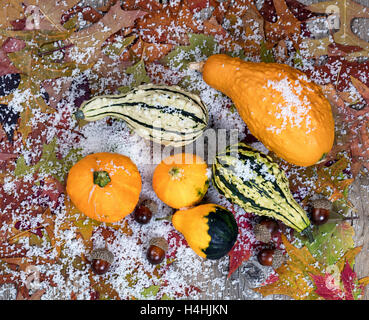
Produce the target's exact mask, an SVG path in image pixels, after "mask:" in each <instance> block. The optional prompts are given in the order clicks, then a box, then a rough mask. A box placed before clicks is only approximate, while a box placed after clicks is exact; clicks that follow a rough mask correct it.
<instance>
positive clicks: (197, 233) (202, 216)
mask: <svg viewBox="0 0 369 320" xmlns="http://www.w3.org/2000/svg"><path fill="white" fill-rule="evenodd" d="M171 221H172V224H173V226H174V228H175V229H176V230H177V231H179V232H180V233H182V234H183V236H184V237H185V239H186V241H187V243H188V245H189V246H190V248H192V250H194V251H195V253H196V254H198V255H199V256H200V257H203V258H206V259H212V260H215V259H220V258H221V257H223V256H225V255H226V254H227V253H228V252H229V251H230V250H231V249H232V247H233V246H234V244H235V242H236V239H237V235H238V226H237V222H236V219H235V218H234V215H233V213H232V212H230V211H229V210H227V209H226V208H224V207H222V206H220V205H217V204H212V203H208V204H202V205H198V206H195V207H192V208H189V209H185V210H178V211H176V212H175V213H174V214H173V216H172V217H171Z"/></svg>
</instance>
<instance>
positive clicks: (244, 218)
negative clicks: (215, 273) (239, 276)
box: [227, 214, 255, 278]
mask: <svg viewBox="0 0 369 320" xmlns="http://www.w3.org/2000/svg"><path fill="white" fill-rule="evenodd" d="M248 218H249V214H238V215H236V221H237V225H238V237H237V241H236V243H235V245H234V246H233V248H232V249H231V251H230V252H229V253H228V256H229V271H228V275H227V277H228V278H229V277H230V276H231V275H232V273H233V272H235V271H236V270H237V269H238V267H239V266H240V265H241V264H242V263H243V262H244V261H247V260H248V259H249V258H250V257H251V255H252V253H253V244H254V243H255V238H254V234H253V232H252V226H251V223H250V220H249V219H248Z"/></svg>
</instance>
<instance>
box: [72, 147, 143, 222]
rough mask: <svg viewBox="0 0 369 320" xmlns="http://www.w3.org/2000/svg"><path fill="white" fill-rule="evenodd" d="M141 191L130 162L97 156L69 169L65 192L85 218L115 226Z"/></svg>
mask: <svg viewBox="0 0 369 320" xmlns="http://www.w3.org/2000/svg"><path fill="white" fill-rule="evenodd" d="M141 187H142V182H141V175H140V173H139V171H138V169H137V167H136V165H135V164H134V163H133V162H132V160H131V159H130V158H128V157H126V156H123V155H121V154H117V153H108V152H101V153H95V154H90V155H88V156H86V157H84V158H83V159H81V160H80V161H78V162H77V163H76V164H75V165H74V166H73V167H72V168H71V169H70V171H69V173H68V178H67V187H66V189H67V193H68V195H69V197H70V199H71V200H72V202H73V203H74V205H75V206H76V207H77V208H78V209H79V210H80V211H81V212H83V213H84V214H85V215H86V216H88V217H90V218H91V219H94V220H97V221H101V222H116V221H119V220H121V219H123V218H124V217H125V216H127V215H128V214H130V213H131V212H132V211H133V210H134V208H135V207H136V205H137V202H138V200H139V196H140V192H141Z"/></svg>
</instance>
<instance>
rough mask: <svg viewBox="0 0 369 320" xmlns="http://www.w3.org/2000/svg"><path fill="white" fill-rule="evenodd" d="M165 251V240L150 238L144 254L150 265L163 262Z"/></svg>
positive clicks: (166, 246)
mask: <svg viewBox="0 0 369 320" xmlns="http://www.w3.org/2000/svg"><path fill="white" fill-rule="evenodd" d="M167 251H168V242H167V240H165V239H164V238H162V237H156V238H152V239H151V240H150V242H149V248H148V249H147V252H146V257H147V260H148V261H149V262H150V263H151V264H159V263H161V262H162V261H163V260H164V258H165V254H166V252H167Z"/></svg>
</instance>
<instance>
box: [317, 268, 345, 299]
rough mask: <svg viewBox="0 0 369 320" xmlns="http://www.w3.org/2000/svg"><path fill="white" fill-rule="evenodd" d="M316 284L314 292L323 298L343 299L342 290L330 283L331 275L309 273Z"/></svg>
mask: <svg viewBox="0 0 369 320" xmlns="http://www.w3.org/2000/svg"><path fill="white" fill-rule="evenodd" d="M311 278H312V279H313V281H314V284H315V286H316V289H315V292H316V293H317V294H318V295H319V296H321V297H322V298H324V299H325V300H343V297H342V294H343V293H342V291H341V290H340V289H339V288H337V287H336V286H335V285H334V284H332V276H331V275H330V274H326V275H324V276H321V275H313V274H312V275H311Z"/></svg>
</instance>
